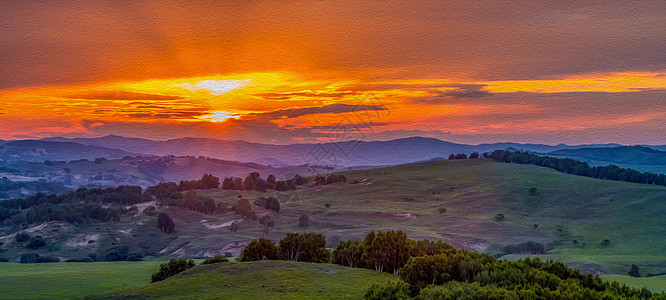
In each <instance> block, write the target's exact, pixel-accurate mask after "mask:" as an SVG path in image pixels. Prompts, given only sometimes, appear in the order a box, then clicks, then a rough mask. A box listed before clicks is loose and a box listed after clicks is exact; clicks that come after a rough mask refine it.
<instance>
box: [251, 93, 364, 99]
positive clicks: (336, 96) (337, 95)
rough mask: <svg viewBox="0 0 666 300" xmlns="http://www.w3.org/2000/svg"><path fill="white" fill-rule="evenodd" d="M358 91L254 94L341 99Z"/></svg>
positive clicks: (275, 96) (278, 96) (272, 96)
mask: <svg viewBox="0 0 666 300" xmlns="http://www.w3.org/2000/svg"><path fill="white" fill-rule="evenodd" d="M357 94H358V93H357V92H348V91H345V92H328V93H315V92H295V93H259V94H254V96H258V97H262V98H264V99H267V100H289V99H291V98H294V97H312V98H319V97H322V98H332V99H340V98H342V97H345V96H351V95H357Z"/></svg>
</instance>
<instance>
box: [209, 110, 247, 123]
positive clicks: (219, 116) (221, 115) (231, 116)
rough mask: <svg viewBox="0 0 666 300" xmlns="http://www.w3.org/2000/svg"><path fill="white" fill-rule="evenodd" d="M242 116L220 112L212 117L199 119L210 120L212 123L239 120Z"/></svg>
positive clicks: (216, 112)
mask: <svg viewBox="0 0 666 300" xmlns="http://www.w3.org/2000/svg"><path fill="white" fill-rule="evenodd" d="M238 118H240V114H234V113H230V112H228V111H223V110H218V111H214V112H213V114H211V115H206V116H201V117H199V119H201V120H208V121H211V122H224V121H226V120H228V119H238Z"/></svg>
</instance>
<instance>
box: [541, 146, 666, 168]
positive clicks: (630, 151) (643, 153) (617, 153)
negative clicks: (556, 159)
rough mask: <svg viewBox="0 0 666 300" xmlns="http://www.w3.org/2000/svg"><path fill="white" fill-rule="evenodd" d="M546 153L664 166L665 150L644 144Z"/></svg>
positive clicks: (620, 162) (665, 159)
mask: <svg viewBox="0 0 666 300" xmlns="http://www.w3.org/2000/svg"><path fill="white" fill-rule="evenodd" d="M547 155H552V156H567V157H578V158H583V159H592V160H598V161H607V162H615V163H619V164H635V165H664V166H665V168H666V152H664V151H659V150H654V149H652V148H648V147H644V146H621V147H611V148H579V149H560V150H556V151H552V152H548V153H547Z"/></svg>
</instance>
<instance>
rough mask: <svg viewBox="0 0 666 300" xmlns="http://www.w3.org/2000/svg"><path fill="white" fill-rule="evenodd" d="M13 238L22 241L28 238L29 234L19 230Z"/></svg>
mask: <svg viewBox="0 0 666 300" xmlns="http://www.w3.org/2000/svg"><path fill="white" fill-rule="evenodd" d="M14 238H15V239H16V241H17V242H19V243H23V242H27V241H28V240H30V235H29V234H28V233H27V232H19V233H17V234H16V235H15V236H14Z"/></svg>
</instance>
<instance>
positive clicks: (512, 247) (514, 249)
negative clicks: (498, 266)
mask: <svg viewBox="0 0 666 300" xmlns="http://www.w3.org/2000/svg"><path fill="white" fill-rule="evenodd" d="M576 242H577V241H576ZM544 253H546V247H545V246H544V245H543V244H540V243H537V242H534V241H528V242H525V243H521V244H509V245H506V246H505V247H504V254H544Z"/></svg>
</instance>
